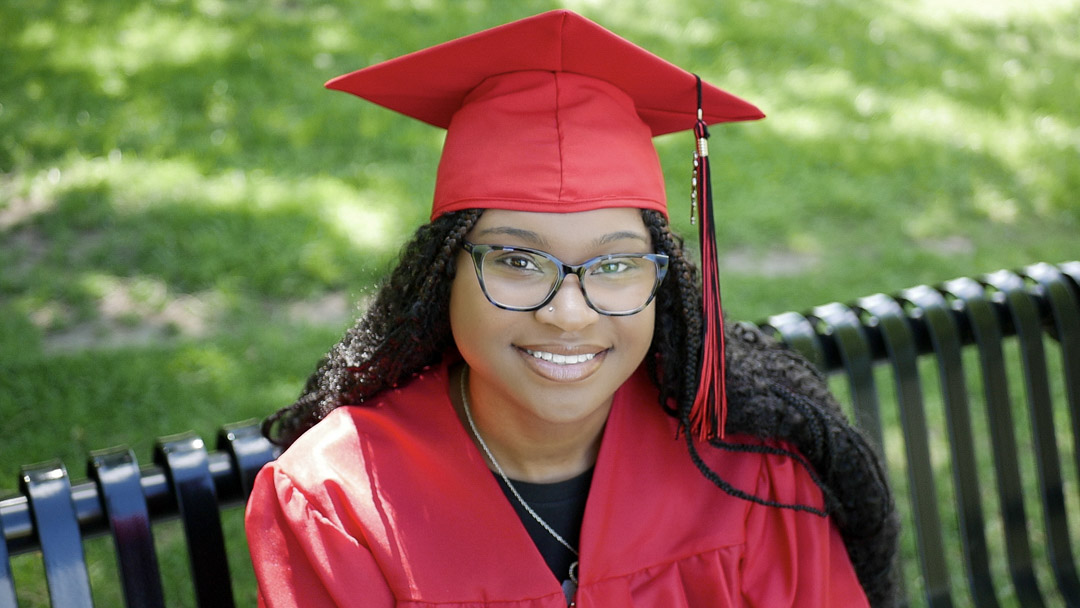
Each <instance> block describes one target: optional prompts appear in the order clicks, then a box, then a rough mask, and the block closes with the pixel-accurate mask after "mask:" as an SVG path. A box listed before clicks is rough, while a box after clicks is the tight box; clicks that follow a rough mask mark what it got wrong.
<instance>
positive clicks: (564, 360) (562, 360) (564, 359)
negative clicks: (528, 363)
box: [525, 349, 596, 365]
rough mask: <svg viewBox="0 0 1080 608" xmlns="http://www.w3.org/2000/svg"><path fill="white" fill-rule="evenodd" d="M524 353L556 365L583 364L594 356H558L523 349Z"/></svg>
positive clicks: (591, 354)
mask: <svg viewBox="0 0 1080 608" xmlns="http://www.w3.org/2000/svg"><path fill="white" fill-rule="evenodd" d="M525 352H527V353H529V354H530V355H532V356H534V357H536V358H537V359H543V360H544V361H551V362H552V363H555V364H556V365H576V364H578V363H585V362H586V361H589V360H591V359H592V358H593V357H595V356H596V354H595V353H589V354H585V355H559V354H556V353H548V352H544V351H540V350H529V349H525Z"/></svg>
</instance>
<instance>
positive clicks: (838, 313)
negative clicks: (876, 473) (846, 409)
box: [814, 303, 885, 454]
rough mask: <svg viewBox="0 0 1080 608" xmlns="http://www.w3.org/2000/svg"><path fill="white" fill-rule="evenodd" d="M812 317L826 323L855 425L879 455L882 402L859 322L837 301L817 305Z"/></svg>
mask: <svg viewBox="0 0 1080 608" xmlns="http://www.w3.org/2000/svg"><path fill="white" fill-rule="evenodd" d="M814 316H815V317H816V318H817V319H819V320H820V321H821V322H822V323H824V324H825V327H824V328H823V330H824V332H825V333H826V335H828V336H830V337H832V339H833V342H834V343H835V345H836V349H837V353H838V355H839V357H840V360H841V361H843V364H844V371H845V372H846V375H847V379H848V388H849V390H850V391H851V400H852V403H853V405H854V408H855V424H856V425H857V426H858V427H859V428H860V429H862V430H864V431H865V432H866V433H867V434H868V435H869V436H870V439H871V440H872V441H873V443H874V447H875V448H877V450H878V454H884V453H885V452H884V451H883V450H884V445H885V443H884V440H883V439H882V429H881V405H880V402H879V401H878V394H877V386H876V384H875V383H874V366H873V357H872V356H871V355H870V345H869V343H868V341H867V338H866V334H865V332H864V331H863V327H862V322H861V321H860V320H859V317H858V315H856V314H855V311H853V310H851V308H849V307H847V306H844V305H843V304H838V303H837V304H829V305H826V306H818V307H817V308H815V309H814Z"/></svg>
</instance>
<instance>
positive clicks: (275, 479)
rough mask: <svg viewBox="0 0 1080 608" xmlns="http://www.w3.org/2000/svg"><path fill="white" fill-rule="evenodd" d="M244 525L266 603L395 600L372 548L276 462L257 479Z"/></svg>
mask: <svg viewBox="0 0 1080 608" xmlns="http://www.w3.org/2000/svg"><path fill="white" fill-rule="evenodd" d="M245 528H246V531H247V537H248V546H249V549H250V551H251V560H252V563H253V565H254V568H255V578H256V580H257V581H258V587H259V589H258V593H259V606H260V607H261V608H294V607H300V606H304V607H306V608H307V607H310V608H323V607H330V606H339V607H342V608H344V607H364V608H372V607H384V606H385V607H389V606H393V605H394V598H393V595H392V593H391V592H390V589H389V586H388V585H387V583H386V579H385V578H384V577H383V575H382V573H381V571H380V570H379V567H378V564H377V563H376V562H375V559H374V558H373V557H372V554H371V551H369V550H368V548H367V547H366V546H365V545H364V544H363V543H362V542H361V541H360V540H359V539H357V538H355V537H354V536H352V535H350V534H349V533H348V532H346V531H345V530H344V529H343V527H342V526H341V524H340V522H338V521H335V520H333V519H331V518H330V517H327V516H326V515H324V514H323V513H322V512H320V510H319V509H318V508H317V507H316V505H314V504H313V503H312V500H311V498H310V497H309V495H308V494H306V493H305V492H304V491H303V490H302V489H301V488H300V487H298V486H297V485H296V483H295V482H294V481H293V480H292V479H290V478H289V476H288V475H287V474H285V473H284V472H282V471H280V470H278V468H276V466H275V465H274V464H270V465H268V466H266V467H264V468H263V470H262V471H260V472H259V475H258V477H257V478H256V480H255V487H254V489H253V490H252V493H251V497H250V498H249V499H248V503H247V512H246V514H245ZM335 564H336V565H337V567H336V568H335V567H334V565H335Z"/></svg>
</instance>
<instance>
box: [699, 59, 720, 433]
mask: <svg viewBox="0 0 1080 608" xmlns="http://www.w3.org/2000/svg"><path fill="white" fill-rule="evenodd" d="M700 86H701V84H700V79H699V81H698V87H699V100H698V108H699V109H698V121H697V124H696V125H695V126H694V135H695V137H696V138H697V149H696V150H695V151H694V194H693V195H692V197H691V208H693V207H697V216H698V218H697V219H698V221H697V224H698V242H699V243H700V244H701V296H702V321H703V322H704V336H703V337H702V338H703V340H704V342H703V346H702V353H701V375H700V378H699V380H698V390H697V397H696V398H695V399H694V405H693V407H692V408H691V410H690V426H691V428H690V432H692V433H694V435H695V436H696V437H697V438H698V439H699V440H700V441H709V440H710V439H715V438H717V437H719V438H721V439H723V438H724V426H725V424H726V423H727V392H726V390H725V386H724V381H725V378H724V314H723V310H722V308H721V305H720V266H719V263H718V257H717V248H716V231H715V225H714V222H713V201H712V175H711V171H710V170H709V143H708V138H709V129H708V126H707V125H706V124H705V121H704V120H702V118H701V109H700V106H701V102H700ZM691 213H693V211H691ZM691 220H693V216H692V215H691Z"/></svg>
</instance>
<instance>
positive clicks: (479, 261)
mask: <svg viewBox="0 0 1080 608" xmlns="http://www.w3.org/2000/svg"><path fill="white" fill-rule="evenodd" d="M461 248H462V249H464V250H465V251H466V252H468V253H469V255H470V257H471V258H472V262H473V270H475V271H476V280H477V282H479V283H480V289H481V291H483V292H484V297H485V298H487V300H488V302H491V303H492V304H493V305H494V306H496V307H498V308H501V309H503V310H510V311H513V312H532V311H535V310H540V309H541V308H543V307H544V306H546V305H547V304H548V303H549V302H551V300H553V299H554V298H555V294H557V293H559V288H560V287H562V284H563V279H565V278H566V276H567V275H569V274H572V275H574V276H576V277H577V278H578V285H579V286H580V288H581V296H582V297H583V298H584V299H585V304H587V305H588V306H589V308H591V309H593V310H594V311H596V312H597V313H599V314H602V315H604V316H606V317H628V316H630V315H634V314H637V313H639V312H641V311H642V310H645V308H647V307H648V306H649V304H651V303H652V301H653V299H655V298H656V291H657V290H658V289H660V284H661V283H663V282H664V277H666V276H667V271H668V263H669V261H670V257H669V256H667V255H665V254H663V253H606V254H604V255H598V256H596V257H594V258H589V259H588V260H585V261H584V262H582V263H580V264H567V263H566V262H563V261H562V260H560V259H559V258H557V257H555V256H553V255H551V254H550V253H548V252H546V251H541V250H539V249H533V248H531V247H515V246H511V245H483V244H476V243H471V242H469V241H464V240H463V241H462V242H461ZM492 251H522V252H525V253H531V254H534V255H539V256H541V257H544V258H546V259H547V260H548V261H550V262H552V263H553V264H555V269H556V270H558V271H559V276H558V277H556V279H555V282H554V283H553V284H552V286H551V290H550V291H549V292H548V294H547V295H546V296H544V299H543V300H542V301H541V302H540V303H539V304H536V305H533V306H510V305H507V304H502V303H500V302H496V301H495V299H494V298H492V297H491V294H489V293H488V290H487V283H485V282H484V271H483V263H484V256H485V255H487V254H488V253H489V252H492ZM624 257H635V258H642V259H646V260H649V261H651V262H652V263H653V264H655V265H656V282H655V283H653V288H652V291H651V292H649V297H648V299H646V300H645V303H644V304H642V305H641V306H638V307H637V308H635V309H633V310H628V311H621V312H607V311H604V310H600V309H599V308H597V307H596V305H595V304H593V302H592V300H590V299H589V292H588V290H587V289H585V270H586V269H587V268H589V267H590V266H592V265H594V264H596V263H598V262H601V261H603V260H605V259H613V258H624Z"/></svg>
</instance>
